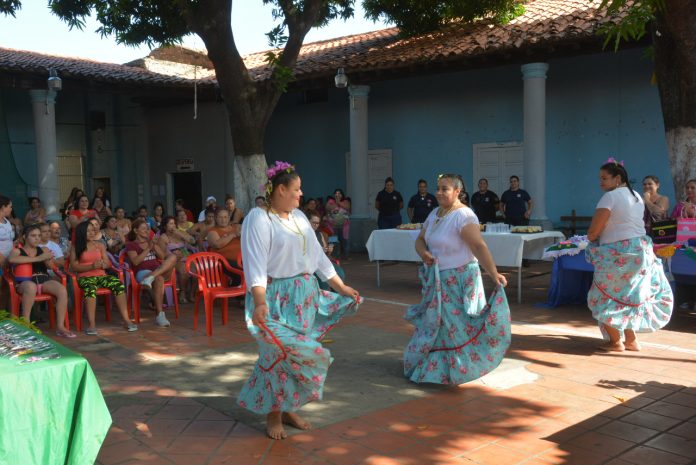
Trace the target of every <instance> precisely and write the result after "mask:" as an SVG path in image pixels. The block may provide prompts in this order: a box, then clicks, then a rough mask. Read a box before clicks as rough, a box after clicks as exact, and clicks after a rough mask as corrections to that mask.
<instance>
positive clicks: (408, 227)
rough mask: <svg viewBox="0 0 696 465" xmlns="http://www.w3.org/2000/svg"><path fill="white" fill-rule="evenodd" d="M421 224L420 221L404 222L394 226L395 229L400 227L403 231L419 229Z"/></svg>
mask: <svg viewBox="0 0 696 465" xmlns="http://www.w3.org/2000/svg"><path fill="white" fill-rule="evenodd" d="M422 227H423V225H422V224H421V223H404V224H400V225H399V226H397V227H396V229H402V230H405V231H414V230H416V229H421V228H422Z"/></svg>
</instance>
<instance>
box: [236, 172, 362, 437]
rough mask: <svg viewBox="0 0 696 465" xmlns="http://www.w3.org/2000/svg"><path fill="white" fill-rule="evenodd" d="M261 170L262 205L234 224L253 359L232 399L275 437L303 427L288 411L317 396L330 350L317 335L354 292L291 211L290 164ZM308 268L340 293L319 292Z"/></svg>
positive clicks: (293, 183) (293, 182) (296, 182)
mask: <svg viewBox="0 0 696 465" xmlns="http://www.w3.org/2000/svg"><path fill="white" fill-rule="evenodd" d="M267 174H268V182H267V184H266V201H267V206H265V207H263V208H259V207H257V208H254V209H252V210H251V211H250V212H249V214H248V215H247V216H246V218H244V224H243V228H242V257H243V261H244V276H245V278H246V283H247V287H248V289H250V291H249V292H248V293H247V298H246V320H247V326H248V328H249V331H250V332H251V334H252V335H253V336H254V337H255V339H256V341H257V342H258V344H259V359H258V361H257V362H256V366H255V367H254V371H253V373H252V374H251V376H250V377H249V379H248V380H247V382H246V384H245V385H244V386H243V388H242V391H241V393H240V394H239V399H238V403H239V405H240V406H242V407H244V408H246V409H248V410H251V411H252V412H255V413H260V414H265V415H266V432H267V433H268V436H269V437H271V438H272V439H283V438H285V437H286V432H285V429H284V427H283V424H289V425H291V426H294V427H296V428H299V429H309V428H310V425H309V423H308V422H307V421H305V420H304V419H302V418H301V417H300V416H299V415H298V414H297V413H296V411H297V410H299V409H300V407H302V405H304V404H306V403H307V402H311V401H314V400H319V399H321V397H322V393H323V388H324V380H325V378H326V373H327V371H328V368H329V364H330V363H331V354H330V353H329V351H328V350H327V349H325V348H324V347H322V345H321V340H322V338H323V337H324V335H325V334H326V333H327V332H328V331H329V330H330V329H331V328H332V327H333V326H334V325H335V324H336V323H337V322H338V321H339V320H340V319H341V317H343V316H345V315H347V314H351V313H355V312H356V311H357V308H358V304H359V300H360V298H359V297H358V292H357V291H356V290H354V289H352V288H351V287H348V286H346V285H345V284H344V283H343V281H342V280H341V278H339V277H338V276H337V275H336V272H335V271H334V267H333V265H332V264H331V262H330V261H329V259H328V257H327V256H326V254H325V253H324V251H323V250H322V247H321V245H320V244H319V242H318V241H317V239H316V236H315V235H314V231H313V230H312V227H311V226H310V224H309V222H308V221H307V218H306V217H305V215H304V214H303V213H302V212H301V211H300V210H298V207H299V205H300V197H301V196H302V190H301V188H300V177H299V176H298V175H297V173H296V172H295V170H294V167H293V166H292V165H290V164H288V163H283V162H276V163H275V165H274V166H273V167H271V168H270V169H269V170H268V171H267ZM315 272H316V273H317V274H318V275H319V276H320V277H321V278H322V279H324V280H326V281H328V282H329V284H330V285H331V287H332V288H333V289H335V290H336V291H337V292H338V293H339V294H340V295H338V294H335V293H332V292H328V291H322V290H320V289H319V286H318V284H317V280H316V278H315V277H314V276H313V275H314V273H315Z"/></svg>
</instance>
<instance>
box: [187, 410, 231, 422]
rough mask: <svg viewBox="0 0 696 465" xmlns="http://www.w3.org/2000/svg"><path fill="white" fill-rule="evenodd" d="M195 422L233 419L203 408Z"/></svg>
mask: <svg viewBox="0 0 696 465" xmlns="http://www.w3.org/2000/svg"><path fill="white" fill-rule="evenodd" d="M196 420H234V418H232V417H231V416H229V415H226V414H225V413H222V412H219V411H217V410H215V409H212V408H210V407H204V408H203V410H201V412H200V413H199V414H198V416H197V417H196Z"/></svg>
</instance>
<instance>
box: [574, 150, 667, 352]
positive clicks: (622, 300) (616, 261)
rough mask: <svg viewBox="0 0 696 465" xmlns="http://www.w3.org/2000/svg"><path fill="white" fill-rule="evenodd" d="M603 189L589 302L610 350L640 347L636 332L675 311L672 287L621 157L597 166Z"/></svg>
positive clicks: (591, 252) (593, 234)
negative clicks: (673, 308) (648, 232)
mask: <svg viewBox="0 0 696 465" xmlns="http://www.w3.org/2000/svg"><path fill="white" fill-rule="evenodd" d="M599 185H600V188H601V189H602V190H603V191H604V192H605V194H604V195H603V196H602V198H601V199H600V200H599V203H598V204H597V209H596V210H595V214H594V216H593V218H592V223H591V224H590V229H589V230H588V232H587V237H588V239H589V240H590V241H593V244H592V245H591V246H590V247H588V248H587V251H586V253H587V257H588V261H589V262H591V263H592V264H593V265H594V268H595V271H594V281H593V283H592V287H591V288H590V292H589V294H588V295H587V305H588V306H589V308H590V310H592V316H593V317H594V318H595V319H596V320H597V321H598V322H599V326H600V330H601V332H602V335H603V336H604V338H605V340H606V339H608V342H606V343H605V344H602V345H601V346H599V348H600V349H602V350H606V351H614V352H623V351H624V350H632V351H638V350H640V345H639V344H638V340H637V338H636V333H640V332H652V331H656V330H658V329H660V328H662V327H663V326H664V325H666V324H667V323H668V322H669V319H670V316H671V315H672V307H673V303H674V302H673V300H674V299H673V296H672V290H671V288H670V286H669V283H668V282H667V278H666V277H665V273H664V270H663V268H662V263H661V261H660V260H659V259H658V258H657V257H656V256H655V253H654V252H653V247H652V245H653V244H652V240H651V239H650V237H649V236H647V235H646V233H645V225H644V222H643V213H644V210H645V204H644V202H643V199H642V197H641V196H640V195H638V193H637V192H635V191H634V190H633V189H632V188H631V184H630V182H629V179H628V173H627V172H626V168H624V166H623V161H622V162H618V161H616V160H614V159H613V158H610V159H609V160H607V162H606V163H604V164H603V165H602V167H601V168H600V169H599Z"/></svg>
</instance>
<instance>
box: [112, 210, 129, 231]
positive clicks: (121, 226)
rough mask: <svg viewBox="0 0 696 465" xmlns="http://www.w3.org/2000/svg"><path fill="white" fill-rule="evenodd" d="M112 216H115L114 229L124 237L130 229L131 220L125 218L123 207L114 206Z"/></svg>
mask: <svg viewBox="0 0 696 465" xmlns="http://www.w3.org/2000/svg"><path fill="white" fill-rule="evenodd" d="M114 216H115V217H116V229H118V232H120V233H121V235H122V236H123V237H126V235H127V234H128V233H129V232H130V230H131V220H130V218H126V210H125V209H124V208H123V207H116V208H115V209H114Z"/></svg>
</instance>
